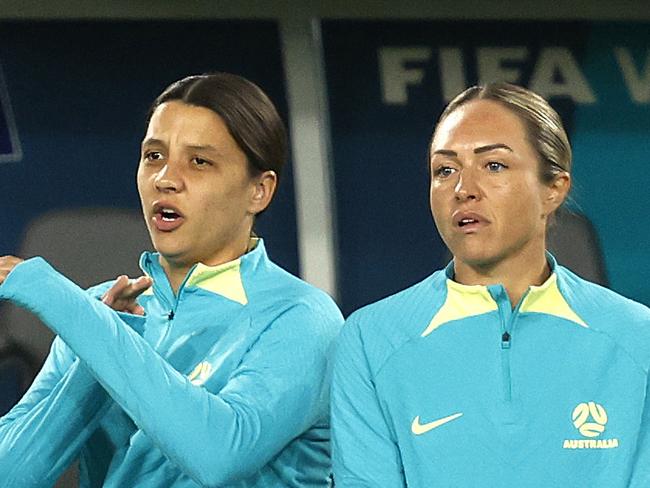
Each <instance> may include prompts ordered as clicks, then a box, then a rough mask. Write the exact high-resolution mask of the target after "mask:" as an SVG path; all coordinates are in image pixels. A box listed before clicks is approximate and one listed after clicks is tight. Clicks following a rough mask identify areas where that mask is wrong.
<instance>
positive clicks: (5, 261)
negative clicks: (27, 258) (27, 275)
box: [0, 256, 24, 285]
mask: <svg viewBox="0 0 650 488" xmlns="http://www.w3.org/2000/svg"><path fill="white" fill-rule="evenodd" d="M23 261H24V260H23V259H20V258H17V257H16V256H2V257H0V285H1V284H2V283H4V281H5V280H6V279H7V276H8V275H9V273H11V271H12V270H13V269H14V268H15V267H16V266H18V265H19V264H20V263H22V262H23Z"/></svg>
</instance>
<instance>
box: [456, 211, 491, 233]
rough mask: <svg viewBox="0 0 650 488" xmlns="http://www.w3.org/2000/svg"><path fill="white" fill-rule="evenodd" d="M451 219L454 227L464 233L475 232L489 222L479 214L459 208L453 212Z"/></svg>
mask: <svg viewBox="0 0 650 488" xmlns="http://www.w3.org/2000/svg"><path fill="white" fill-rule="evenodd" d="M452 221H453V223H454V228H456V229H458V230H460V231H461V232H464V233H466V234H468V233H473V232H476V231H478V230H479V229H481V228H482V227H485V226H486V225H488V224H489V223H490V222H489V220H488V219H486V218H485V217H483V216H482V215H481V214H478V213H476V212H466V211H460V210H457V211H456V212H454V213H453V215H452Z"/></svg>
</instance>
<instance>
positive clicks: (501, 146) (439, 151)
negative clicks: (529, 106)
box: [432, 142, 514, 157]
mask: <svg viewBox="0 0 650 488" xmlns="http://www.w3.org/2000/svg"><path fill="white" fill-rule="evenodd" d="M495 149H505V150H507V151H510V152H514V151H513V150H512V148H511V147H510V146H508V145H507V144H503V143H500V142H498V143H496V144H488V145H487V146H480V147H477V148H476V149H474V154H482V153H485V152H490V151H494V150H495ZM432 154H440V155H442V156H451V157H456V156H458V153H457V152H456V151H452V150H451V149H437V150H436V151H433V153H432Z"/></svg>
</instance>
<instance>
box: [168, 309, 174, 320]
mask: <svg viewBox="0 0 650 488" xmlns="http://www.w3.org/2000/svg"><path fill="white" fill-rule="evenodd" d="M167 320H174V311H173V310H170V311H169V313H168V314H167Z"/></svg>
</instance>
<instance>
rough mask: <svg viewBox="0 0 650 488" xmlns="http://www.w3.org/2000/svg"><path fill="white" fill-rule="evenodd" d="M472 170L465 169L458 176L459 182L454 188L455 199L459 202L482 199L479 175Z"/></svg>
mask: <svg viewBox="0 0 650 488" xmlns="http://www.w3.org/2000/svg"><path fill="white" fill-rule="evenodd" d="M473 173H474V172H473V171H472V170H471V169H467V168H466V169H463V170H461V171H460V172H459V174H458V181H457V182H456V186H455V187H454V197H455V198H456V200H458V201H459V202H464V201H467V200H478V199H480V198H481V189H480V186H479V184H478V181H477V175H475V174H473Z"/></svg>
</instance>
